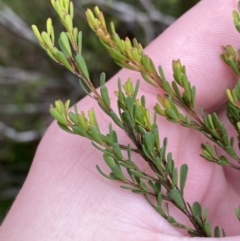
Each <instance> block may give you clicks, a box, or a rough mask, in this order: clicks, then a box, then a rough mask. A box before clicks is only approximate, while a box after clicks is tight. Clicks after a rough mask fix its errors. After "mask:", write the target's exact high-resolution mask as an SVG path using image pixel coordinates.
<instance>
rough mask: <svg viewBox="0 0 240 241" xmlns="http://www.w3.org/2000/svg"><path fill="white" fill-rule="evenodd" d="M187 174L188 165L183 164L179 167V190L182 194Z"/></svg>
mask: <svg viewBox="0 0 240 241" xmlns="http://www.w3.org/2000/svg"><path fill="white" fill-rule="evenodd" d="M187 174H188V166H187V164H183V165H182V166H181V169H180V192H181V195H182V196H183V194H184V187H185V185H186V180H187Z"/></svg>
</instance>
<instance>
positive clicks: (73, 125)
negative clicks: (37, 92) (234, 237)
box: [33, 0, 240, 237]
mask: <svg viewBox="0 0 240 241" xmlns="http://www.w3.org/2000/svg"><path fill="white" fill-rule="evenodd" d="M51 3H52V5H53V7H54V9H55V10H56V12H57V14H58V16H59V18H60V20H61V22H62V24H63V26H64V27H65V31H63V32H62V33H61V34H60V38H59V40H58V44H59V48H58V47H56V46H55V34H54V28H53V25H52V21H51V19H48V20H47V23H46V29H47V30H46V31H43V32H42V33H40V32H39V30H38V28H37V27H36V26H35V25H33V31H34V33H35V35H36V37H37V39H38V41H39V43H40V45H41V46H42V47H43V48H44V49H45V50H46V52H47V53H48V55H49V56H50V57H51V58H52V59H53V60H54V61H56V62H57V63H59V64H61V65H63V66H65V67H66V68H67V69H68V70H69V71H70V72H72V73H73V74H75V75H76V76H78V77H79V79H80V86H81V87H82V89H83V90H84V91H85V92H86V93H87V94H88V95H89V96H90V97H91V98H92V99H93V100H95V101H97V103H98V105H99V106H100V108H101V109H102V110H103V112H104V113H105V114H106V115H108V116H109V117H110V119H111V120H112V122H113V123H114V124H115V125H117V126H118V127H119V128H121V129H122V130H123V131H124V132H125V134H126V135H127V136H128V137H129V143H127V144H125V143H120V142H119V140H118V139H119V138H118V134H117V132H116V131H115V130H114V127H113V125H112V123H110V124H109V130H108V133H107V134H104V133H103V132H102V131H101V126H99V125H98V120H97V116H96V114H95V111H94V109H90V110H89V111H88V113H87V114H86V113H84V112H82V111H81V112H80V113H79V111H78V109H77V107H76V106H75V107H74V111H69V106H70V102H69V101H67V102H65V103H63V102H62V101H60V100H58V101H56V102H55V106H51V107H50V114H51V115H52V116H53V117H54V118H55V119H56V120H57V122H58V125H59V126H60V127H61V128H62V129H63V130H64V131H67V132H69V133H71V134H75V135H80V136H82V137H84V138H87V139H89V140H90V141H91V142H92V144H93V146H94V147H95V148H96V149H97V150H98V151H100V152H101V153H102V156H103V160H104V162H105V164H106V165H107V166H108V168H109V170H110V173H104V172H103V171H102V170H101V168H100V167H99V166H97V169H98V171H99V172H100V173H101V174H102V175H103V176H104V177H106V178H108V179H110V180H113V181H117V182H120V183H121V187H122V188H124V189H127V190H131V191H132V192H133V193H137V194H142V195H144V197H145V198H146V200H147V201H148V202H149V204H150V205H151V206H152V207H153V208H154V209H155V210H156V211H157V212H158V213H159V214H160V215H161V216H162V217H163V218H165V219H166V220H167V221H168V222H169V223H170V224H171V225H173V226H174V227H177V228H180V229H183V230H185V231H186V232H188V234H189V235H190V236H194V237H220V236H225V235H226V234H225V231H224V230H223V229H220V228H219V227H218V226H217V227H215V228H214V230H213V231H212V229H211V224H210V221H209V220H208V208H202V207H201V205H200V203H198V202H197V201H196V202H194V203H193V204H190V203H188V202H187V200H186V199H185V197H184V188H185V185H186V181H187V174H188V166H187V165H186V164H183V165H182V166H181V167H180V168H178V167H177V165H176V163H175V161H174V159H173V157H172V153H171V152H168V151H167V138H163V141H162V142H161V140H160V137H159V131H158V125H157V116H158V115H160V116H161V117H163V118H166V119H167V120H168V121H170V122H172V123H173V124H179V125H181V126H183V127H185V128H190V129H193V130H195V131H198V132H201V133H202V134H203V135H204V136H205V137H206V138H208V140H209V142H206V143H203V144H202V145H201V148H202V153H201V154H200V155H201V156H202V157H203V158H204V159H205V160H206V161H210V162H213V164H217V165H220V166H225V167H228V168H233V169H235V170H236V171H237V170H240V157H239V156H238V154H237V153H238V150H237V149H236V147H235V145H234V143H235V138H234V137H229V136H228V133H227V130H226V128H225V126H224V123H222V122H221V121H220V120H219V117H218V115H217V113H211V114H207V115H206V114H205V113H204V111H203V110H202V111H201V113H202V114H201V116H199V115H198V113H199V110H197V109H196V107H195V99H196V88H195V87H194V86H192V85H191V83H190V81H189V79H188V76H187V72H186V67H185V66H184V65H182V63H181V61H180V60H175V61H173V62H172V70H173V81H172V82H170V81H168V80H167V79H166V78H165V75H164V72H163V69H162V67H161V66H159V67H157V68H156V67H155V65H154V63H153V61H152V60H151V58H150V57H148V56H147V55H145V54H144V50H143V48H142V46H141V44H140V43H138V41H137V40H136V39H134V40H133V41H130V39H129V38H126V39H124V40H123V39H120V37H119V35H118V34H117V33H116V31H115V27H114V24H113V23H111V24H110V32H109V31H108V28H107V25H106V23H105V19H104V15H103V13H102V12H101V11H100V10H99V8H98V7H95V8H94V10H93V11H91V10H90V9H88V10H87V11H86V17H87V20H88V23H89V26H90V28H91V29H92V30H93V31H94V32H95V34H96V36H97V37H98V38H99V40H100V42H101V43H102V44H103V46H104V47H105V48H106V49H107V51H108V53H109V54H110V56H111V57H112V58H113V60H114V61H115V62H116V63H117V64H118V65H119V66H121V67H123V68H127V69H130V70H133V71H137V72H139V73H140V74H141V76H142V78H143V79H144V80H145V81H146V82H147V83H149V84H150V85H152V86H154V87H157V88H161V89H162V90H163V91H164V94H163V95H158V96H157V101H158V102H157V103H156V105H155V106H154V115H153V116H151V114H150V110H149V109H148V108H147V107H146V106H147V105H146V99H145V96H141V97H140V98H139V97H138V90H139V85H140V81H137V82H136V84H135V85H134V84H133V81H132V80H131V79H127V80H126V82H125V83H124V84H123V85H122V83H121V80H119V81H118V86H117V90H116V91H115V95H116V96H117V111H114V110H113V108H112V107H111V101H110V97H109V96H110V94H109V93H108V89H107V87H106V85H105V81H106V76H105V74H104V73H103V74H101V76H100V78H99V79H100V89H99V90H96V89H95V88H94V86H93V84H92V82H91V79H90V75H89V72H88V67H87V63H86V61H85V59H84V56H83V54H82V33H81V31H80V32H79V31H78V29H77V27H74V26H73V22H72V21H73V17H74V7H73V4H72V2H70V1H69V0H51ZM233 18H234V23H235V26H236V28H237V30H238V31H239V29H240V27H239V19H240V18H239V13H238V12H236V11H234V12H233ZM221 56H222V59H223V60H224V61H225V62H226V63H227V64H228V65H229V66H230V67H231V68H232V69H233V71H234V72H235V73H237V74H238V75H240V69H239V68H240V67H239V59H238V57H237V56H236V53H235V51H234V49H233V48H232V47H231V46H227V47H225V48H224V52H223V54H222V55H221ZM226 93H227V97H228V103H227V108H226V113H227V117H228V119H229V120H230V122H231V123H232V125H233V126H234V128H235V129H236V131H237V135H238V136H237V141H238V147H240V137H239V132H240V118H239V110H240V105H239V97H240V82H238V84H237V85H236V86H235V88H234V89H232V90H227V91H226ZM220 149H221V150H223V151H224V155H220V154H219V150H220ZM132 153H136V154H137V156H139V157H141V158H142V159H143V160H144V161H145V162H146V163H147V164H148V166H149V167H150V168H151V170H152V171H153V174H151V175H150V174H149V173H148V172H146V171H144V170H142V169H141V168H140V167H139V157H138V158H133V155H132ZM134 156H135V155H134ZM172 206H175V207H176V208H177V209H179V211H180V212H181V213H182V214H183V215H185V216H186V217H187V218H188V219H189V221H190V222H191V226H189V225H187V224H182V223H181V222H180V221H177V220H176V219H175V218H174V217H173V216H172V215H171V212H170V208H171V207H172ZM235 214H236V216H237V218H238V219H239V216H240V215H239V208H237V209H235Z"/></svg>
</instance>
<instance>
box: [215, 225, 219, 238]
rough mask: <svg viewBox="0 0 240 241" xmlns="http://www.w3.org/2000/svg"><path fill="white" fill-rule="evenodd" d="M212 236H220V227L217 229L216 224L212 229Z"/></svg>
mask: <svg viewBox="0 0 240 241" xmlns="http://www.w3.org/2000/svg"><path fill="white" fill-rule="evenodd" d="M214 237H215V238H220V229H219V227H218V226H216V227H215V229H214Z"/></svg>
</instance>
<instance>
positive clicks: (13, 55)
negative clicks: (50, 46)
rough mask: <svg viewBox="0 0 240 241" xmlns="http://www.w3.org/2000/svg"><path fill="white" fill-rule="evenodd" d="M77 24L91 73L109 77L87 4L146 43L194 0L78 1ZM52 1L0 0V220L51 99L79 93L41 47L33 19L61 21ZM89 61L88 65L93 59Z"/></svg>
mask: <svg viewBox="0 0 240 241" xmlns="http://www.w3.org/2000/svg"><path fill="white" fill-rule="evenodd" d="M73 2H74V5H75V6H76V7H75V8H76V10H77V13H76V15H77V17H76V18H75V23H76V25H77V26H78V27H79V29H81V30H82V31H83V36H84V39H83V47H84V48H83V52H84V56H85V60H86V61H87V62H88V66H89V72H90V74H91V78H92V79H93V80H95V84H96V85H98V79H99V75H100V73H101V72H103V71H104V72H105V73H106V75H107V77H108V78H110V77H111V76H112V75H113V74H114V73H116V72H117V70H118V67H117V66H116V65H115V64H114V63H113V62H112V61H111V59H110V57H109V56H108V55H107V54H106V52H105V49H104V48H103V46H101V45H100V44H99V42H98V39H97V38H96V37H95V36H94V34H93V33H92V31H90V30H89V27H88V25H87V23H86V21H85V9H86V8H87V7H89V6H93V5H98V6H99V7H100V8H101V9H102V10H103V11H104V13H105V16H106V17H107V22H110V21H114V23H115V26H116V31H117V32H118V33H119V34H120V35H121V37H125V36H128V37H130V38H133V37H136V38H137V39H138V40H139V42H141V43H143V45H146V44H147V43H148V42H150V41H151V40H152V39H153V38H155V37H156V36H157V35H158V34H160V33H161V32H162V31H163V30H164V29H165V28H166V27H167V26H168V25H170V24H171V23H172V22H173V21H174V19H175V18H177V17H179V16H181V15H182V14H183V13H184V12H185V11H187V10H188V9H189V8H191V7H192V6H193V5H194V4H196V3H197V2H198V0H135V1H131V0H125V1H120V0H78V1H76V0H75V1H73ZM50 4H51V3H50V0H44V1H37V0H31V1H24V0H18V1H16V0H0V146H1V148H0V221H1V220H2V219H3V218H4V216H5V215H6V213H7V210H8V209H9V207H10V205H11V203H12V201H13V199H14V198H15V196H16V195H17V193H18V191H19V189H20V187H21V185H22V183H23V181H24V179H25V177H26V175H27V172H28V170H29V167H30V165H31V161H32V159H33V156H34V153H35V150H36V148H37V145H38V142H39V140H40V138H41V136H42V135H43V133H44V131H45V129H46V128H47V126H48V125H49V124H50V122H51V117H50V115H49V114H48V109H49V105H50V103H52V102H53V101H54V100H55V99H62V100H64V99H70V100H71V103H74V102H76V101H77V100H79V99H80V98H81V97H83V93H82V92H81V91H80V88H78V81H77V80H76V79H75V78H74V77H73V76H72V75H71V74H69V73H68V72H67V71H66V70H65V69H64V68H60V67H59V66H58V65H57V64H55V63H54V62H53V61H51V60H50V59H49V57H48V56H47V55H46V54H45V52H44V51H43V50H42V49H41V48H40V47H39V45H38V43H37V41H35V39H34V37H33V35H31V28H30V26H31V24H36V25H37V26H39V28H41V27H42V29H44V28H45V22H44V21H43V20H45V19H47V17H49V16H51V18H52V19H53V22H54V27H55V29H58V31H59V32H60V30H61V25H60V23H59V21H58V19H57V16H56V14H55V13H54V12H53V10H52V8H51V6H50ZM91 63H92V64H91Z"/></svg>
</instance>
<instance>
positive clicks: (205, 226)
mask: <svg viewBox="0 0 240 241" xmlns="http://www.w3.org/2000/svg"><path fill="white" fill-rule="evenodd" d="M203 229H204V231H205V233H206V235H207V237H212V234H211V225H210V222H209V221H206V222H205V223H204V224H203Z"/></svg>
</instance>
